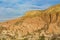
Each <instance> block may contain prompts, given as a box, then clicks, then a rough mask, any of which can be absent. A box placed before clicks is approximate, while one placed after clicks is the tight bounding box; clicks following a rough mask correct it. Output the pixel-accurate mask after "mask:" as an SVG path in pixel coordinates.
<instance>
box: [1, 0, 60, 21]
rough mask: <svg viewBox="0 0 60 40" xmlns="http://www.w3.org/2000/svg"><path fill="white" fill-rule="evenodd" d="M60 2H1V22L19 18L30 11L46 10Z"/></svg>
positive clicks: (35, 0) (10, 0)
mask: <svg viewBox="0 0 60 40" xmlns="http://www.w3.org/2000/svg"><path fill="white" fill-rule="evenodd" d="M56 4H60V0H0V21H6V20H10V19H13V18H18V17H20V16H22V15H24V13H25V12H26V11H29V10H44V9H47V8H48V7H50V6H52V5H56Z"/></svg>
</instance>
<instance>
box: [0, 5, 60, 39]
mask: <svg viewBox="0 0 60 40" xmlns="http://www.w3.org/2000/svg"><path fill="white" fill-rule="evenodd" d="M0 40H60V5H56V6H52V7H50V8H48V9H46V10H32V11H28V12H26V14H25V15H24V16H22V17H20V18H17V19H14V20H9V21H7V22H2V23H0Z"/></svg>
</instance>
